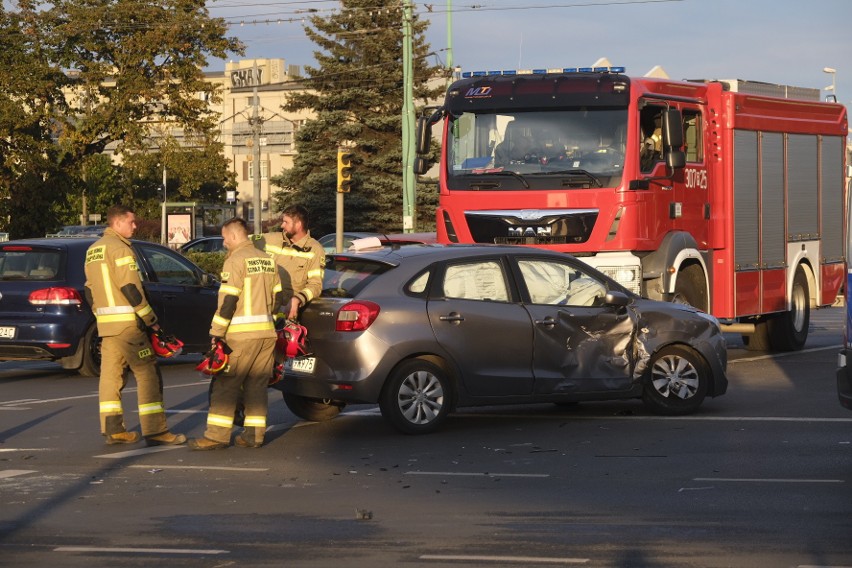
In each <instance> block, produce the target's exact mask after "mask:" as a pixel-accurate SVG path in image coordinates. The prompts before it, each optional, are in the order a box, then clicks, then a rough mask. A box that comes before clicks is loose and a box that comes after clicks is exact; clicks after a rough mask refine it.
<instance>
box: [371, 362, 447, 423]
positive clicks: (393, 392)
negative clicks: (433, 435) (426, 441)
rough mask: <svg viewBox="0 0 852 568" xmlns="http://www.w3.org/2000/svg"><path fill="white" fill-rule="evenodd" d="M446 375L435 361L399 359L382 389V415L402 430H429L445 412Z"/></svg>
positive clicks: (443, 416) (442, 417)
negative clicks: (399, 363) (404, 360)
mask: <svg viewBox="0 0 852 568" xmlns="http://www.w3.org/2000/svg"><path fill="white" fill-rule="evenodd" d="M448 388H449V384H448V379H447V375H446V373H444V371H443V370H442V369H441V368H440V367H438V366H437V365H435V364H433V363H431V362H429V361H424V360H421V359H413V360H411V361H406V362H404V363H402V364H401V365H400V366H399V367H397V369H396V370H395V371H394V372H393V373H392V374H391V376H390V378H389V380H388V382H387V383H386V384H385V389H384V391H383V392H382V397H381V401H380V404H379V405H380V407H381V410H382V415H383V416H384V417H385V418H386V419H388V420H389V421H390V422H391V424H393V425H394V426H395V427H396V428H397V429H398V430H400V431H401V432H404V433H406V434H425V433H427V432H432V431H434V430H435V429H437V427H438V426H439V425H440V423H441V422H443V421H444V419H445V418H446V416H447V413H448V411H449V408H448V406H449V405H448V404H447V402H448V400H449V399H448V398H447V394H448Z"/></svg>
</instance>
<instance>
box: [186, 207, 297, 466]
mask: <svg viewBox="0 0 852 568" xmlns="http://www.w3.org/2000/svg"><path fill="white" fill-rule="evenodd" d="M248 235H249V232H248V227H247V226H246V222H245V221H244V220H242V219H239V218H235V219H231V220H230V221H228V222H226V223H225V224H224V225H223V226H222V238H223V239H224V245H225V248H226V249H228V254H227V256H226V257H225V264H224V266H223V267H222V278H221V279H222V284H221V286H220V287H219V307H218V309H217V310H216V313H215V314H214V316H213V322H212V324H211V326H210V337H211V342H212V344H213V346H214V348H215V347H216V346H218V345H221V344H222V343H224V344H225V345H227V347H228V348H230V354H229V356H228V364H227V366H226V367H225V368H224V369H223V370H222V372H221V373H220V374H217V375H215V376H214V377H213V379H211V380H212V384H211V388H210V409H209V411H208V413H207V429H206V430H205V432H204V437H203V438H197V439H192V440H190V441H189V446H190V447H191V448H192V449H193V450H216V449H224V448H227V447H228V446H229V445H230V443H231V430H232V429H233V427H234V413H235V410H236V408H237V404H238V402H239V401H240V400H242V401H243V403H244V404H245V418H244V426H245V429H244V430H243V432H242V433H241V434H239V435H238V436H237V437H236V438H235V440H234V443H235V444H236V445H238V446H242V447H251V448H259V447H260V446H262V445H263V438H264V434H265V433H266V414H267V404H268V400H267V394H266V387H267V384H268V382H269V374H270V372H271V370H272V367H273V350H274V348H275V340H276V337H277V336H276V334H275V325H274V322H273V317H272V313H273V309H274V308H275V306H277V305H278V304H279V303H280V302H281V280H280V278H279V276H278V270H277V268H276V266H275V261H274V260H273V259H272V258H271V257H270V256H269V255H268V254H266V253H264V252H262V251H259V250H257V249H256V248H255V247H254V246H253V244H252V241H251V240H250V239H249V237H248Z"/></svg>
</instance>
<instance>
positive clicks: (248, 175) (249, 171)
mask: <svg viewBox="0 0 852 568" xmlns="http://www.w3.org/2000/svg"><path fill="white" fill-rule="evenodd" d="M245 165H246V167H245V168H244V172H245V176H244V177H243V179H247V180H248V179H251V180H253V179H254V161H251V162H245ZM260 179H269V160H261V161H260Z"/></svg>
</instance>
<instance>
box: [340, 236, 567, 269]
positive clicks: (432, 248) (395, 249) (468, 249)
mask: <svg viewBox="0 0 852 568" xmlns="http://www.w3.org/2000/svg"><path fill="white" fill-rule="evenodd" d="M403 245H404V246H402V245H394V244H393V242H392V241H383V244H382V246H381V247H374V248H368V249H361V250H358V251H353V250H350V251H346V252H341V253H331V255H330V256H333V257H335V258H346V257H349V258H362V259H363V258H367V259H371V260H374V261H377V262H383V263H386V264H394V265H396V264H399V263H401V262H403V261H404V260H405V259H406V258H415V257H424V256H427V257H428V256H431V257H435V258H434V260H443V259H446V258H466V257H471V256H478V255H482V254H489V255H495V256H498V255H503V254H514V255H518V254H520V255H525V256H551V257H554V258H573V257H571V256H570V255H568V254H566V253H563V252H556V251H550V250H545V249H537V248H529V247H523V246H512V245H489V244H419V243H403Z"/></svg>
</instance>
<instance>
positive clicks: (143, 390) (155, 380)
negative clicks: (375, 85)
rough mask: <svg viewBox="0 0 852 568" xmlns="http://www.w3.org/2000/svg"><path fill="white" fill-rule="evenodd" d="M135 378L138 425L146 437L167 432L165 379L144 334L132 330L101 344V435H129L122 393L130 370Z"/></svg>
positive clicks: (99, 386)
mask: <svg viewBox="0 0 852 568" xmlns="http://www.w3.org/2000/svg"><path fill="white" fill-rule="evenodd" d="M128 367H129V371H131V372H132V373H133V375H134V376H135V377H136V386H137V391H138V392H137V398H138V402H139V423H140V425H141V426H142V435H143V436H156V435H157V434H162V433H163V432H166V431H167V430H168V427H167V426H166V412H165V408H164V407H163V377H162V375H161V374H160V369H159V368H158V367H157V357H156V355H154V351H153V349H151V342H150V340H149V339H148V336H147V335H145V332H144V331H142V330H140V329H138V328H136V327H129V328H127V329H125V330H124V331H122V332H121V333H120V334H118V335H114V336H111V337H104V338H103V339H102V342H101V376H100V382H99V385H98V398H99V400H100V417H101V434H105V435H112V434H119V433H121V432H125V431H126V427H125V425H124V409H123V407H122V404H121V392H122V390H124V387H125V385H126V384H127V374H126V371H127V370H128Z"/></svg>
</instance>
